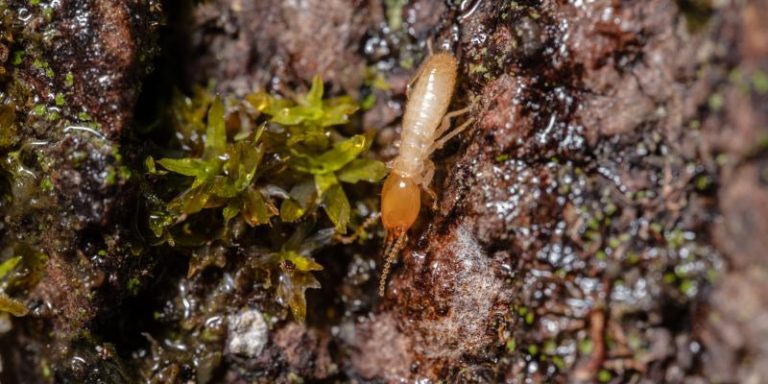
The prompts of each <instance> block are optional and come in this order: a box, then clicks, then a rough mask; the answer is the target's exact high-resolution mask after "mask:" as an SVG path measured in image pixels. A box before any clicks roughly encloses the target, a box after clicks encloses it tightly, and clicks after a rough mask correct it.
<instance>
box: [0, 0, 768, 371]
mask: <svg viewBox="0 0 768 384" xmlns="http://www.w3.org/2000/svg"><path fill="white" fill-rule="evenodd" d="M10 3H11V4H12V5H11V6H12V7H13V6H15V7H17V8H18V9H21V8H22V7H23V4H20V3H18V2H13V1H11V2H10ZM17 3H18V4H17ZM0 4H3V3H2V2H0ZM163 5H164V7H165V13H166V17H165V24H164V25H165V27H164V28H161V29H158V28H156V27H157V25H158V23H160V20H161V18H160V16H159V12H160V7H159V4H154V3H146V2H138V1H137V2H121V1H116V2H115V1H112V2H110V1H107V0H103V1H102V0H94V1H63V2H61V4H60V5H59V6H58V7H57V8H55V9H56V11H55V13H54V16H53V18H52V19H50V20H47V21H45V20H46V19H45V17H44V14H43V13H35V12H36V11H33V13H32V15H33V17H32V19H31V20H32V21H27V22H25V23H22V24H19V23H18V22H16V21H14V22H13V23H11V24H8V25H6V24H4V25H3V28H5V30H6V31H11V32H13V34H14V35H15V38H14V39H13V40H10V39H7V38H6V40H2V41H0V42H1V43H2V44H3V45H0V48H3V47H6V46H7V47H10V48H8V51H9V52H14V51H17V50H18V49H19V47H22V46H25V47H31V48H28V51H29V52H32V53H31V55H33V56H34V57H35V58H38V59H40V60H42V59H41V58H44V59H45V61H46V63H47V64H45V65H42V64H41V63H40V62H39V60H33V59H32V58H30V57H27V59H25V60H23V61H22V62H21V63H17V64H11V61H12V60H11V59H7V62H6V64H5V68H8V72H9V73H11V74H12V75H13V76H14V79H21V80H9V79H7V78H5V77H4V78H3V81H4V83H3V84H4V87H5V88H6V93H7V94H11V91H10V89H11V88H12V87H13V86H14V84H16V82H17V81H22V82H23V83H24V84H26V85H27V88H26V89H28V91H26V92H28V93H25V95H27V96H26V98H25V99H23V100H24V102H26V103H28V104H30V105H34V104H39V102H38V101H37V100H40V99H41V98H42V99H45V98H46V97H48V96H46V95H49V94H51V95H53V96H51V97H50V99H51V100H50V102H51V103H53V104H55V102H54V101H55V100H54V99H56V96H55V95H57V94H58V93H62V94H63V95H64V96H65V97H66V100H67V104H66V107H64V108H62V110H61V111H58V112H59V113H60V115H63V116H64V117H65V118H66V117H69V118H70V120H69V121H68V122H66V123H63V122H62V123H58V125H56V124H57V123H55V122H52V121H54V119H48V118H47V117H46V116H42V117H41V116H37V117H35V118H30V119H29V121H25V122H24V124H23V125H20V127H21V128H19V129H18V132H19V133H18V135H19V137H21V138H22V139H20V141H19V142H21V141H23V140H24V139H32V138H33V139H35V140H41V141H46V144H45V145H44V146H43V147H42V148H43V151H44V152H43V153H44V155H43V156H41V158H45V159H48V160H46V161H44V162H42V163H44V164H42V165H39V166H38V167H39V168H40V169H41V171H40V172H41V173H45V174H50V175H51V176H50V178H51V182H52V185H53V187H52V188H53V189H52V190H53V191H54V192H53V194H52V195H51V196H49V197H47V198H46V199H50V200H45V201H46V202H49V204H46V205H44V206H43V208H40V209H35V210H32V212H31V213H30V212H29V211H25V213H23V214H21V213H16V212H15V208H5V207H4V206H3V207H0V208H3V209H5V211H4V212H5V215H6V216H5V220H4V222H5V224H4V226H3V227H0V231H2V235H3V236H4V238H5V240H4V241H5V243H4V244H7V243H9V242H10V241H11V240H8V239H14V241H23V242H25V243H31V244H35V245H39V246H40V248H41V249H42V251H43V252H44V253H45V254H47V255H48V258H49V260H48V263H47V264H46V265H47V267H46V268H45V273H44V277H43V278H42V279H41V281H40V282H39V283H38V284H37V285H36V286H35V287H34V288H33V289H31V290H30V292H29V294H28V296H29V300H28V303H32V304H30V305H28V307H30V308H31V313H30V315H29V316H28V317H25V318H19V319H15V320H13V322H12V324H13V330H12V331H9V332H7V333H6V334H5V335H0V342H2V346H0V356H1V357H2V365H0V367H2V371H0V380H2V382H3V383H5V382H10V383H14V382H19V383H22V382H23V383H28V382H29V383H32V382H51V381H53V382H133V381H135V380H137V379H136V378H137V377H141V378H142V379H146V381H148V382H174V381H178V380H183V379H184V380H193V379H195V380H197V381H198V382H231V383H240V382H293V381H296V380H298V379H299V378H302V379H303V380H305V381H307V382H316V381H322V380H327V381H344V382H346V381H353V382H361V383H362V382H403V381H406V382H411V381H421V382H438V381H441V380H442V381H443V382H489V383H491V382H526V381H531V382H596V381H597V382H616V383H619V382H670V383H700V382H761V381H765V380H768V370H767V369H766V366H768V365H766V363H768V322H766V321H765V320H764V318H765V316H766V314H767V313H768V303H766V299H765V297H764V295H763V294H762V292H764V291H765V289H766V288H768V279H767V278H766V271H765V265H764V264H765V252H764V250H765V249H766V248H768V157H766V156H767V155H768V144H766V138H768V27H766V25H765V23H764V22H763V21H764V20H768V2H766V1H763V0H752V1H736V0H733V1H726V2H708V1H685V0H680V1H671V0H649V1H643V2H620V1H609V0H605V1H593V2H588V1H569V2H565V1H517V2H495V1H464V2H461V4H454V2H442V1H432V0H413V1H404V2H398V1H374V0H368V1H362V0H360V1H351V0H331V1H320V0H308V1H277V0H269V1H244V0H214V1H210V2H205V3H203V4H198V5H194V6H192V5H191V4H186V6H181V4H180V3H178V2H167V3H166V4H163ZM18 9H17V10H18ZM35 20H38V24H35ZM49 29H50V30H52V31H54V32H55V33H54V32H51V33H49V34H46V33H44V32H45V31H46V30H49ZM9 33H10V32H9ZM50 34H55V36H56V38H55V39H52V41H50V42H49V41H47V40H45V39H42V40H39V39H37V38H36V37H35V36H38V35H40V36H48V35H50ZM20 36H21V37H24V38H20ZM427 42H430V43H431V45H432V46H433V47H434V49H439V50H449V51H452V52H454V53H455V55H456V57H457V58H458V60H459V63H460V75H459V81H458V87H457V92H456V96H455V98H454V102H453V104H452V109H460V108H462V107H465V106H469V107H470V113H469V114H468V115H467V116H466V117H462V118H459V119H458V120H459V121H461V120H463V119H464V118H471V119H473V121H474V123H473V124H472V126H471V127H470V129H469V130H468V131H466V133H463V134H461V135H460V136H459V138H457V139H454V140H452V141H451V142H450V143H449V144H448V145H447V146H446V147H445V148H443V149H440V150H438V151H437V152H436V153H435V154H434V155H433V157H432V158H433V160H434V161H435V164H436V165H437V173H436V177H435V180H434V182H433V189H434V190H435V191H437V196H438V198H437V201H436V205H435V208H434V209H429V207H428V205H429V204H426V205H427V206H425V207H424V208H423V209H422V212H421V215H420V219H419V221H418V223H417V225H416V226H415V227H414V228H412V229H411V231H410V232H409V240H408V242H407V246H406V247H405V249H404V250H403V252H401V254H400V261H399V263H398V264H396V265H395V268H394V272H393V274H392V276H391V277H390V279H389V283H388V285H387V290H386V293H385V295H384V296H383V297H378V296H377V294H376V287H377V285H378V284H377V283H378V281H377V280H378V277H379V273H380V270H381V267H380V266H381V265H382V259H381V255H380V249H379V244H378V243H376V241H369V242H368V243H366V244H363V245H349V246H336V247H334V248H332V249H330V250H327V251H324V252H323V253H322V254H321V255H320V256H319V257H318V259H319V262H320V263H321V264H322V265H323V266H324V267H325V270H324V271H323V272H322V273H321V274H320V276H319V280H320V282H321V284H322V286H323V288H322V289H320V290H316V291H308V295H307V300H308V305H309V308H308V318H307V322H306V323H305V324H301V323H298V322H295V321H292V320H291V319H290V318H287V317H286V316H282V317H281V316H279V315H275V316H274V317H267V319H266V321H265V320H264V319H262V314H261V313H265V314H266V313H271V311H272V310H271V309H272V308H273V306H274V305H275V304H274V303H273V301H274V300H273V299H272V298H271V297H268V296H266V295H264V294H263V293H258V292H254V291H253V290H250V289H245V288H243V286H242V285H244V283H242V282H241V280H243V279H242V278H241V276H240V275H237V274H236V271H238V270H239V269H240V268H241V267H242V265H243V264H244V263H245V261H244V259H242V258H234V259H232V260H231V261H230V262H229V264H227V266H226V268H223V269H224V270H226V271H230V272H231V274H232V275H233V276H235V277H234V278H232V279H230V280H227V278H225V277H222V276H227V275H204V276H203V277H194V278H193V277H190V276H189V275H185V273H186V262H187V261H188V260H187V259H185V258H183V257H173V256H174V255H157V254H153V253H152V252H150V251H145V250H144V249H146V248H148V247H149V246H150V245H149V244H147V242H145V241H144V240H145V239H142V238H141V235H140V233H137V231H135V228H134V227H133V226H134V225H135V220H134V218H133V217H134V216H135V215H136V214H137V213H136V210H135V209H134V207H136V206H138V201H139V200H140V199H141V198H142V197H141V196H142V195H141V193H140V192H139V191H138V190H139V188H140V185H139V184H138V183H137V182H136V181H135V179H130V178H125V179H122V178H119V177H118V178H117V180H118V181H117V182H112V183H108V182H107V181H106V176H105V175H106V174H108V172H109V169H111V168H110V167H112V168H113V169H117V167H118V166H120V165H122V164H123V162H122V160H120V159H116V158H117V157H120V158H123V157H125V158H126V159H127V160H126V161H125V162H124V163H125V164H126V167H127V168H131V169H132V170H133V172H141V171H142V170H141V167H140V166H139V165H136V164H140V163H141V161H142V159H141V158H140V155H139V154H140V153H142V151H143V150H144V149H145V146H146V145H145V144H144V143H140V142H138V141H137V139H136V137H141V134H140V133H136V132H139V131H141V130H142V128H141V127H142V125H145V124H146V122H145V121H144V120H147V121H150V122H151V118H145V119H144V120H142V118H140V119H139V121H138V122H135V121H134V119H133V117H134V111H135V108H137V107H136V104H137V98H138V97H139V93H140V91H141V90H142V86H141V85H140V80H141V79H145V80H146V79H149V80H146V82H145V83H144V84H143V87H144V90H145V94H144V95H143V96H142V101H140V102H139V106H138V110H139V113H140V114H141V113H144V114H149V115H150V116H151V115H152V114H153V113H156V111H155V110H154V109H153V107H151V106H150V107H147V105H152V104H153V103H154V102H155V97H157V98H160V97H162V95H164V94H167V93H168V89H166V90H164V91H159V92H157V91H158V89H161V88H162V89H165V88H170V87H172V86H173V85H168V83H167V82H166V80H167V81H169V82H174V81H175V82H178V83H179V84H175V85H176V86H178V87H180V88H182V89H184V90H189V89H191V85H193V84H206V83H208V82H209V81H210V80H214V81H215V84H214V85H213V88H214V89H215V91H216V92H220V93H221V94H223V95H229V96H238V97H241V96H243V95H245V94H247V93H249V92H252V91H254V90H257V89H268V90H272V91H276V92H283V93H289V92H291V90H293V89H297V88H299V89H301V88H303V87H306V85H307V84H309V82H310V81H311V79H312V77H313V76H314V75H315V74H318V73H319V74H322V76H323V80H324V81H325V83H326V86H327V87H328V88H329V89H328V91H329V92H330V93H332V94H342V93H343V94H351V95H354V96H356V97H357V96H359V97H360V98H363V97H365V96H370V95H373V96H375V102H374V103H372V105H371V107H370V108H369V109H367V110H365V111H364V112H363V113H362V114H361V116H359V117H358V118H357V120H356V121H355V123H354V124H353V125H357V126H364V127H366V128H373V129H375V130H376V131H377V134H376V143H375V144H374V146H373V150H374V151H375V153H376V155H377V157H379V158H381V159H382V160H388V159H391V158H392V157H393V156H394V155H395V154H396V153H397V147H396V142H397V137H398V136H399V130H400V126H399V118H400V116H401V115H402V109H403V107H404V104H405V101H406V96H405V94H406V84H407V83H408V81H409V79H410V77H411V76H412V75H413V74H414V73H415V71H416V67H417V64H418V63H419V62H420V61H421V60H422V59H423V57H424V56H425V55H426V54H427ZM158 46H159V47H162V48H163V51H162V52H165V54H163V53H159V56H157V57H158V58H156V59H155V54H156V53H158V52H161V51H160V50H156V48H157V47H158ZM2 52H3V50H2V49H0V54H1V53H2ZM1 56H3V55H0V57H1ZM152 59H154V60H156V61H155V62H154V63H155V68H154V69H155V72H154V74H153V75H147V74H148V73H149V71H148V69H149V67H150V66H151V64H150V63H151V61H150V60H152ZM46 68H50V69H51V70H52V71H53V72H54V75H52V76H49V73H47V72H46ZM371 73H377V74H378V75H379V76H381V78H382V79H383V80H384V81H385V82H386V84H388V86H387V87H378V88H377V87H372V86H371V82H372V81H373V80H372V79H371V78H372V76H371ZM3 74H5V71H4V72H3ZM70 74H71V75H70ZM147 76H150V77H147ZM161 79H162V80H161ZM169 79H171V80H169ZM147 89H149V90H151V91H149V92H148V93H147V91H146V90H147ZM148 94H149V96H148ZM4 95H5V94H4ZM158 95H159V96H158ZM4 97H5V96H4ZM12 98H13V101H14V102H17V103H18V101H19V100H21V99H19V96H13V97H12ZM144 99H146V100H144ZM43 104H44V103H43ZM44 111H48V112H47V113H49V114H50V108H47V109H44ZM82 112H87V114H88V119H83V118H84V116H83V115H81V113H82ZM78 119H80V120H88V121H95V122H97V123H99V128H100V129H99V130H98V131H97V132H95V133H94V132H92V131H89V130H84V129H77V128H72V127H78V126H79V124H75V123H76V122H77V121H78ZM13 145H17V147H18V145H19V144H18V143H15V144H13ZM0 148H5V144H3V146H0ZM134 163H135V164H134ZM49 170H52V171H49ZM430 203H431V202H430ZM30 217H31V218H30ZM240 251H241V250H237V252H240ZM201 252H202V251H201ZM205 252H210V253H211V254H214V253H216V252H219V251H215V250H206V251H205ZM225 253H226V251H220V253H219V255H221V254H225ZM238 254H239V253H238ZM137 255H146V257H137ZM158 256H160V257H158ZM132 281H133V282H141V283H142V284H141V285H140V288H137V285H136V284H138V283H132ZM129 292H130V294H129ZM190 303H191V304H190ZM178 308H183V309H184V310H185V311H188V312H190V313H186V312H185V314H184V316H183V317H182V318H183V320H178V318H179V317H178V316H180V315H178V312H179V311H182V310H180V309H178ZM254 308H258V309H259V310H258V311H256V310H255V309H254ZM259 311H260V312H259ZM274 313H279V311H274ZM164 316H165V317H168V318H171V319H172V321H171V322H174V321H175V323H176V324H181V326H179V328H173V327H169V326H168V324H169V321H167V319H165V318H164ZM222 319H227V320H226V321H224V320H222ZM6 322H7V321H6ZM203 323H204V324H206V327H208V326H209V325H210V324H217V325H215V326H210V327H209V328H211V329H212V330H211V331H210V332H212V333H216V332H222V333H224V334H226V333H227V330H226V329H227V328H228V329H229V336H228V340H227V342H226V343H224V344H222V345H220V346H219V347H220V348H218V349H216V348H217V347H215V346H214V347H212V346H211V345H212V344H205V343H203V342H202V341H200V339H203V338H205V336H206V335H208V334H207V333H195V332H198V331H199V330H200V329H201V328H200V324H203ZM0 324H4V322H2V321H0ZM220 324H227V325H226V326H224V325H220ZM214 328H215V329H214ZM169 329H171V330H173V331H172V332H171V331H169ZM178 329H182V330H183V331H181V332H180V333H179V331H178ZM235 330H236V331H235ZM201 332H202V331H201ZM171 334H172V335H171ZM169 335H170V336H169ZM265 335H266V336H265ZM254 340H256V341H254ZM31 366H34V367H40V368H39V369H31V370H29V369H25V368H24V367H31ZM96 368H98V369H96ZM46 372H47V373H46ZM147 372H151V374H147ZM147 377H151V378H152V379H151V380H149V379H147ZM89 380H90V381H89ZM99 380H101V381H99ZM152 380H154V381H152Z"/></svg>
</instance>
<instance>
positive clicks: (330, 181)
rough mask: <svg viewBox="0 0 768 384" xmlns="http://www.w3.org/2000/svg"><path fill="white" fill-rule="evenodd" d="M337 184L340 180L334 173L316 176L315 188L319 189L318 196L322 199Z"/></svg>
mask: <svg viewBox="0 0 768 384" xmlns="http://www.w3.org/2000/svg"><path fill="white" fill-rule="evenodd" d="M337 184H339V180H338V179H337V178H336V175H334V174H333V173H321V174H318V175H315V187H316V188H317V196H319V197H320V198H322V197H323V195H325V192H326V191H328V190H329V189H331V187H333V186H334V185H337Z"/></svg>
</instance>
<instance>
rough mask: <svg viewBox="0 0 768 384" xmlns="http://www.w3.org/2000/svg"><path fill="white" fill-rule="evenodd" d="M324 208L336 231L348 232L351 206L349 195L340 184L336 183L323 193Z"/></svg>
mask: <svg viewBox="0 0 768 384" xmlns="http://www.w3.org/2000/svg"><path fill="white" fill-rule="evenodd" d="M323 208H324V209H325V213H327V214H328V218H330V219H331V221H332V222H333V225H334V226H335V227H336V231H337V232H339V233H346V232H347V224H348V223H349V214H350V206H349V200H347V195H346V194H345V193H344V190H343V189H342V188H341V185H340V184H335V185H333V186H332V187H330V188H329V189H328V191H326V192H325V194H324V195H323Z"/></svg>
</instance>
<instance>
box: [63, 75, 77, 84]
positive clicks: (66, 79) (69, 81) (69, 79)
mask: <svg viewBox="0 0 768 384" xmlns="http://www.w3.org/2000/svg"><path fill="white" fill-rule="evenodd" d="M73 85H75V75H73V74H72V72H67V74H66V75H64V86H66V87H72V86H73Z"/></svg>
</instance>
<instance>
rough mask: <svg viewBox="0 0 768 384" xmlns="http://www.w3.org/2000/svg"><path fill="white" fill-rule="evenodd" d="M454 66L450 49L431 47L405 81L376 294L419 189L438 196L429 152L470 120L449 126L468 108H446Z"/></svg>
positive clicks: (384, 206) (415, 208)
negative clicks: (431, 184)
mask: <svg viewBox="0 0 768 384" xmlns="http://www.w3.org/2000/svg"><path fill="white" fill-rule="evenodd" d="M430 51H431V49H430ZM457 69H458V63H457V61H456V58H455V57H454V56H453V55H452V54H450V53H447V52H438V53H434V54H433V53H431V52H430V55H429V56H427V58H426V60H424V62H423V63H422V64H421V66H420V67H419V70H418V71H417V72H416V75H414V77H413V79H411V81H410V83H409V84H408V90H407V98H408V101H407V103H406V105H405V115H404V116H403V123H402V131H401V134H400V153H399V154H398V155H397V157H396V158H395V159H394V160H393V161H392V162H391V163H390V164H389V167H390V173H389V176H387V179H386V181H385V182H384V187H383V188H382V190H381V221H382V223H383V224H384V229H385V230H386V231H387V238H386V241H385V243H384V256H385V258H386V262H385V264H384V270H383V271H382V275H381V281H380V282H379V295H380V296H383V295H384V289H385V288H386V280H387V275H388V274H389V270H390V268H391V266H392V263H393V262H394V261H395V259H396V258H397V255H398V253H400V251H401V250H402V248H403V247H404V246H405V243H406V241H407V238H408V236H407V232H408V229H409V228H410V227H411V226H412V225H413V223H414V222H415V221H416V218H417V217H418V216H419V210H420V208H421V189H424V191H425V192H427V194H429V195H430V197H431V198H432V201H433V202H436V195H435V193H434V192H433V191H432V189H431V188H430V183H431V182H432V177H433V176H434V174H435V164H434V163H433V162H432V160H430V159H429V156H430V155H431V154H432V152H434V151H435V150H437V149H440V148H441V147H442V146H443V145H444V144H445V143H447V142H448V140H450V139H452V138H453V137H454V136H456V135H458V134H459V133H461V131H463V130H464V129H465V128H467V127H468V126H469V124H470V123H471V122H472V120H471V119H470V120H468V121H466V122H465V123H463V124H462V125H460V126H459V127H456V128H454V129H453V130H450V128H451V118H453V117H456V116H459V115H462V114H464V113H467V112H468V111H469V107H467V108H464V109H461V110H458V111H454V112H448V106H449V105H450V104H451V98H452V97H453V91H454V87H455V86H456V76H457Z"/></svg>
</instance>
